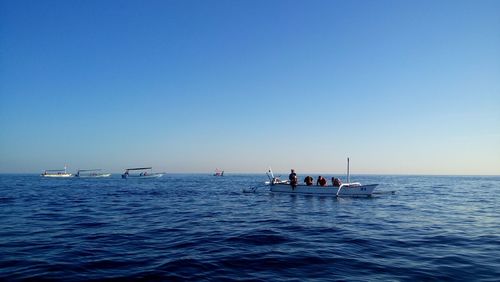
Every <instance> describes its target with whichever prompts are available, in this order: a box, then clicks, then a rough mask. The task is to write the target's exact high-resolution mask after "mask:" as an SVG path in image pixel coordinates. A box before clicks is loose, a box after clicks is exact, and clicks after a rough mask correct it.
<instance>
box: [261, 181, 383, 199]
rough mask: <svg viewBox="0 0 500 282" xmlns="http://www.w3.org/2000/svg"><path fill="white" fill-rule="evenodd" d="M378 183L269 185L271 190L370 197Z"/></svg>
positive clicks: (276, 191) (290, 192)
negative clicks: (335, 185) (293, 186)
mask: <svg viewBox="0 0 500 282" xmlns="http://www.w3.org/2000/svg"><path fill="white" fill-rule="evenodd" d="M377 185H378V184H368V185H360V184H358V183H351V184H342V185H341V186H340V187H333V186H324V187H323V186H306V185H297V186H295V188H292V186H291V185H290V184H288V183H275V184H272V185H271V189H270V190H271V192H275V193H289V194H305V195H324V196H338V197H344V196H348V197H370V196H371V195H372V194H373V191H374V190H375V188H376V187H377Z"/></svg>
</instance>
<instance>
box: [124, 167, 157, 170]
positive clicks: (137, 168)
mask: <svg viewBox="0 0 500 282" xmlns="http://www.w3.org/2000/svg"><path fill="white" fill-rule="evenodd" d="M145 169H153V168H152V167H134V168H127V169H126V170H145Z"/></svg>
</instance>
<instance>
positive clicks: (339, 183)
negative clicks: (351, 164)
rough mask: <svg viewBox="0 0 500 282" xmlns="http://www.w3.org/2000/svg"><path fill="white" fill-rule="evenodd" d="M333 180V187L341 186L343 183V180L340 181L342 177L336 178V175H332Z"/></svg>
mask: <svg viewBox="0 0 500 282" xmlns="http://www.w3.org/2000/svg"><path fill="white" fill-rule="evenodd" d="M332 182H333V187H340V185H342V182H341V181H340V179H338V178H335V177H332Z"/></svg>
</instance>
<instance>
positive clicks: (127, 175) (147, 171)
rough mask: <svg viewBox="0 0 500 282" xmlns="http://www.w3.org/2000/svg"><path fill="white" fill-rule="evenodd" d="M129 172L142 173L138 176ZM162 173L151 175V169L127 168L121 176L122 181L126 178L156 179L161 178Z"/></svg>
mask: <svg viewBox="0 0 500 282" xmlns="http://www.w3.org/2000/svg"><path fill="white" fill-rule="evenodd" d="M131 171H143V172H141V173H139V174H132V173H131ZM162 176H163V173H153V168H152V167H134V168H127V169H126V170H125V172H124V173H123V174H122V178H123V179H127V178H158V177H162Z"/></svg>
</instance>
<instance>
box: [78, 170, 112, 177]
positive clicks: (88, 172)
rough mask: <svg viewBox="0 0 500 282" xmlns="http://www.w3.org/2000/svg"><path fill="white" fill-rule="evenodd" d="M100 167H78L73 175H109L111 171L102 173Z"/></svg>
mask: <svg viewBox="0 0 500 282" xmlns="http://www.w3.org/2000/svg"><path fill="white" fill-rule="evenodd" d="M101 171H102V169H79V170H78V171H77V172H76V174H75V177H80V178H101V177H110V176H111V173H102V172H101Z"/></svg>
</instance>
